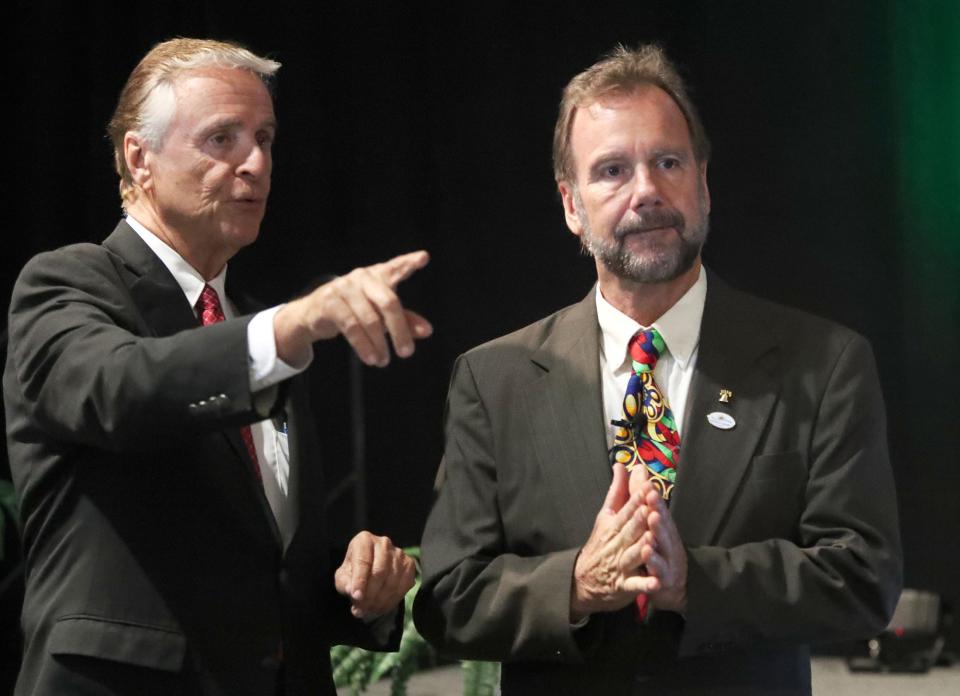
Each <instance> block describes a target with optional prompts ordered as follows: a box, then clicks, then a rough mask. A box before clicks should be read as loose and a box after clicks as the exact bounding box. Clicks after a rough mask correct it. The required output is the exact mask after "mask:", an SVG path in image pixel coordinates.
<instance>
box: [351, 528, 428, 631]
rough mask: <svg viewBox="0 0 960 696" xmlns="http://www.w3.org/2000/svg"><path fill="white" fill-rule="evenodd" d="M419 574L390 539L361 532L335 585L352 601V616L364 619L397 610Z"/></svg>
mask: <svg viewBox="0 0 960 696" xmlns="http://www.w3.org/2000/svg"><path fill="white" fill-rule="evenodd" d="M415 574H416V566H415V564H414V562H413V559H412V558H410V557H409V556H407V555H406V554H405V553H404V552H403V551H402V550H401V549H398V548H396V547H395V546H394V545H393V542H391V541H390V539H389V538H388V537H385V536H375V535H373V534H371V533H370V532H360V533H359V534H357V536H355V537H354V538H353V539H352V540H351V542H350V546H349V547H348V549H347V556H346V558H345V560H344V564H343V565H342V566H341V567H340V569H338V570H337V573H336V574H335V575H334V582H335V584H336V586H337V590H338V591H339V592H341V593H342V594H346V595H347V596H348V597H349V598H350V604H351V607H350V611H351V613H352V614H353V615H354V616H356V617H358V618H364V617H372V616H378V615H380V614H384V613H386V612H388V611H390V610H391V609H393V607H395V606H396V605H397V603H398V602H399V601H401V600H402V599H403V597H404V596H405V595H406V593H407V592H408V591H409V590H410V588H411V587H413V584H414V579H415ZM346 577H349V579H348V580H346V582H343V583H342V580H343V578H346ZM341 584H342V585H343V586H342V587H341Z"/></svg>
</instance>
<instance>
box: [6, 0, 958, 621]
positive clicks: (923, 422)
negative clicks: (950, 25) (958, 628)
mask: <svg viewBox="0 0 960 696" xmlns="http://www.w3.org/2000/svg"><path fill="white" fill-rule="evenodd" d="M890 2H893V0H888V1H887V2H868V1H861V2H852V1H851V2H827V1H820V0H817V1H807V2H803V3H795V2H788V1H784V2H762V1H757V2H746V1H731V2H708V1H703V2H694V1H692V0H690V1H677V0H673V1H671V2H644V1H642V0H632V1H631V2H611V3H604V2H586V1H580V0H570V1H568V2H565V3H520V2H512V3H502V4H501V3H494V2H484V3H465V4H459V3H446V4H442V5H440V4H437V5H434V4H433V3H407V2H328V3H303V4H297V3H283V2H271V3H251V4H242V3H230V2H224V1H221V0H196V1H195V2H190V3H178V2H152V3H132V4H128V3H120V2H101V3H89V4H87V3H62V4H59V5H58V4H49V3H48V4H46V5H40V4H36V3H29V4H26V3H18V5H17V6H16V9H15V15H14V19H13V21H11V22H9V23H8V28H10V29H12V36H11V40H10V42H9V43H8V45H12V46H13V51H12V59H13V66H12V69H9V68H8V72H6V74H5V78H4V79H5V82H6V84H7V88H6V90H5V93H6V94H7V95H8V98H10V99H11V100H12V103H13V105H14V109H13V110H12V116H13V122H12V123H11V124H10V125H9V126H8V129H7V133H8V136H11V137H9V138H8V140H7V144H8V146H9V147H8V149H7V154H8V157H7V158H6V160H5V163H6V168H7V172H8V177H9V176H10V175H12V176H13V178H15V180H16V183H15V184H14V188H13V189H10V188H9V185H8V187H7V188H6V190H5V193H4V199H5V203H6V205H5V206H4V207H5V209H6V210H7V211H12V216H10V217H8V218H7V219H8V220H10V222H9V224H8V226H7V228H6V230H5V231H6V233H7V234H6V240H7V242H6V245H7V246H6V248H7V251H6V253H5V254H4V255H3V261H2V263H3V267H2V274H0V282H2V286H0V292H2V297H3V300H2V301H3V303H4V304H5V303H6V298H8V297H9V291H10V288H11V287H12V284H13V282H14V279H15V277H16V274H17V272H18V270H19V269H20V267H22V265H23V264H24V263H25V262H26V260H27V259H28V258H29V257H30V256H32V255H33V254H35V253H37V252H39V251H42V250H45V249H50V248H53V247H57V246H60V245H63V244H66V243H72V242H80V241H91V242H99V241H100V240H102V239H103V238H104V237H105V236H106V234H107V233H108V232H109V231H110V230H112V228H113V226H114V225H115V223H116V221H117V219H118V218H119V214H120V207H119V198H118V195H117V179H116V175H115V174H114V173H113V170H112V163H111V150H110V146H109V143H108V141H107V139H106V137H105V135H104V127H105V124H106V122H107V120H108V119H109V117H110V114H111V111H112V109H113V106H114V104H115V100H116V97H117V95H118V93H119V90H120V88H121V86H122V84H123V82H124V80H125V79H126V76H127V75H128V73H129V71H130V70H131V69H132V67H133V66H134V65H135V63H136V62H137V61H138V60H139V58H140V57H141V56H142V55H143V54H144V53H145V52H146V51H147V50H148V49H149V48H150V47H151V46H152V45H153V44H154V43H156V42H157V41H160V40H163V39H166V38H169V37H172V36H177V35H180V36H209V37H215V38H229V39H235V40H239V41H241V42H243V43H245V44H247V45H248V46H249V47H250V48H252V49H253V50H255V51H257V52H260V53H265V54H267V55H269V56H271V57H274V58H276V59H277V60H279V61H281V62H282V63H283V64H284V66H283V68H282V70H281V71H280V73H279V78H278V81H277V89H276V110H277V114H278V118H279V121H280V131H279V135H278V140H277V143H276V149H275V173H274V183H273V193H272V196H271V202H270V206H269V211H268V213H267V217H266V219H265V221H264V224H263V228H262V231H261V236H260V239H259V241H258V242H257V243H256V245H255V246H253V247H251V248H250V249H247V250H245V251H244V252H242V253H241V254H240V255H239V256H238V257H237V258H236V259H235V260H234V261H233V262H231V273H232V274H236V275H238V276H241V277H242V278H243V279H244V281H245V282H246V284H247V285H248V286H249V287H250V288H251V290H252V291H253V292H254V293H255V294H256V295H258V296H259V297H260V298H261V299H263V300H264V301H266V302H279V301H282V300H284V299H286V298H288V297H290V296H291V295H292V294H294V293H296V292H298V291H299V290H300V289H301V288H302V287H304V286H306V285H307V284H309V283H310V282H311V281H312V280H313V279H314V278H315V277H317V276H320V275H322V274H328V273H343V272H345V271H348V270H349V269H351V268H353V267H355V266H357V265H365V264H369V263H372V262H375V261H379V260H383V259H386V258H388V257H391V256H393V255H395V254H398V253H401V252H405V251H409V250H413V249H419V248H425V249H428V250H429V251H430V253H431V255H432V257H433V260H432V262H431V264H430V266H429V267H428V268H427V269H426V270H424V271H422V272H421V273H419V274H418V275H417V276H416V277H414V278H413V279H411V280H410V281H409V282H407V283H406V284H405V285H404V286H402V291H401V297H402V298H403V299H404V301H405V302H406V303H407V304H408V305H409V306H410V307H412V308H415V309H417V310H419V311H421V312H422V313H423V314H425V315H426V316H427V317H428V318H430V319H431V320H432V321H433V323H434V325H435V327H436V333H435V335H434V337H433V338H431V339H430V340H428V341H426V342H424V343H423V344H422V345H421V346H420V348H419V350H418V351H417V353H416V355H415V356H414V357H413V358H412V359H410V360H407V361H394V363H393V364H392V365H391V366H390V368H389V369H387V370H374V369H365V370H364V372H363V379H364V385H363V386H364V390H365V395H366V404H365V415H366V423H367V438H366V443H367V455H368V456H367V462H368V467H369V482H368V491H367V493H368V497H369V501H370V508H369V511H370V514H369V516H370V520H369V526H370V527H371V528H372V529H374V530H375V531H378V532H381V533H389V534H390V535H391V536H393V537H394V539H395V540H397V541H399V542H400V543H403V544H415V543H417V542H418V541H419V534H420V531H421V528H422V525H423V522H424V519H425V517H426V514H427V511H428V507H429V504H430V501H431V497H432V493H431V488H432V483H433V478H434V474H435V471H436V467H437V464H438V462H439V459H440V456H441V453H442V444H443V443H442V416H443V407H444V398H445V392H446V386H447V379H448V376H449V371H450V367H451V365H452V363H453V360H454V359H455V358H456V356H457V355H458V354H459V353H461V352H463V351H464V350H467V349H468V348H470V347H472V346H474V345H476V344H478V343H480V342H483V341H485V340H488V339H491V338H493V337H496V336H499V335H501V334H504V333H506V332H509V331H511V330H513V329H516V328H519V327H520V326H523V325H525V324H526V323H529V322H530V321H533V320H535V319H537V318H539V317H542V316H544V315H546V314H548V313H550V312H552V311H554V310H555V309H558V308H560V307H562V306H564V305H566V304H569V303H571V302H574V301H576V300H578V299H579V298H580V297H582V296H583V295H584V294H585V293H586V292H587V291H588V290H589V289H590V287H591V284H592V282H593V279H594V276H595V273H594V270H593V266H592V262H591V261H590V260H588V259H586V258H584V257H583V256H581V255H580V254H579V252H578V247H577V244H576V240H575V238H574V237H573V236H572V235H571V234H569V233H568V232H567V230H566V228H565V226H564V223H563V218H562V215H561V210H560V206H559V203H558V198H557V195H556V193H555V187H554V183H553V180H552V173H551V171H552V170H551V164H550V145H551V134H552V128H553V122H554V119H555V116H556V109H557V103H558V100H559V95H560V91H561V89H562V87H563V85H564V84H565V83H566V82H567V80H568V79H569V78H570V77H571V76H572V75H573V74H574V73H576V72H577V71H579V70H581V69H582V68H584V67H586V66H587V65H589V64H590V63H592V62H593V61H594V60H596V59H597V57H598V56H599V55H600V54H602V53H604V52H606V51H608V50H610V49H611V48H612V47H613V46H614V45H615V44H616V43H617V42H624V43H627V44H636V43H638V42H643V41H650V40H656V41H659V42H660V43H662V44H663V45H664V46H665V48H666V49H667V50H668V52H669V54H670V55H671V56H673V57H674V58H675V59H676V60H677V61H678V62H679V63H680V64H681V65H682V66H683V68H684V71H685V73H686V75H687V76H688V78H689V81H690V83H691V86H692V89H693V94H694V99H695V101H696V102H697V103H698V104H699V106H700V109H701V112H702V115H703V118H704V121H705V123H706V126H707V130H708V133H709V134H710V136H711V139H712V141H713V144H714V155H713V159H712V162H711V165H710V170H709V184H710V191H711V194H712V200H713V215H712V231H711V237H710V241H709V243H708V246H707V249H706V252H705V257H706V261H707V263H708V264H709V265H710V266H712V267H713V268H714V269H715V270H716V271H717V272H718V273H719V274H720V275H721V276H723V277H724V278H726V279H727V280H728V281H729V282H731V283H732V284H734V285H736V286H739V287H741V288H743V289H746V290H749V291H753V292H756V293H757V294H761V295H763V296H766V297H769V298H771V299H774V300H778V301H781V302H785V303H788V304H792V305H795V306H799V307H801V308H804V309H807V310H809V311H811V312H814V313H816V314H820V315H823V316H827V317H830V318H833V319H836V320H838V321H840V322H842V323H845V324H847V325H849V326H852V327H853V328H855V329H857V330H858V331H860V332H862V333H864V334H865V335H866V336H867V337H868V338H870V340H871V341H872V343H873V345H874V349H875V351H876V354H877V358H878V362H879V365H880V371H881V376H882V379H883V381H884V390H885V394H886V399H887V404H888V411H889V425H890V444H891V449H892V454H893V458H894V466H895V469H896V476H897V480H898V484H899V486H900V490H901V500H900V508H901V518H902V529H903V539H904V544H905V548H906V560H907V566H906V579H907V584H908V586H913V587H920V588H924V589H932V590H936V591H939V592H942V593H945V594H946V595H947V597H948V598H952V599H953V601H954V604H956V603H957V602H958V600H960V568H958V564H957V562H956V561H955V558H954V557H955V555H956V554H957V552H958V548H960V547H958V544H957V541H956V540H957V536H958V533H960V506H958V505H957V504H956V502H955V498H956V493H957V491H958V490H960V485H958V484H960V480H958V479H960V476H958V467H957V464H958V457H957V446H958V437H957V428H956V426H955V425H954V421H955V420H956V414H957V408H956V405H955V396H956V394H957V393H958V387H960V381H958V378H957V376H956V369H955V368H956V367H957V362H958V360H957V358H958V356H957V354H956V351H955V347H956V346H957V343H958V327H957V322H956V318H955V317H954V318H953V319H952V320H949V321H945V322H942V324H943V325H942V333H939V332H937V333H934V334H932V335H931V334H929V333H925V334H924V335H916V334H913V333H911V332H910V326H911V323H912V320H913V319H914V318H915V317H916V316H917V315H918V314H923V313H925V312H931V311H933V310H932V309H931V308H933V307H935V306H936V305H937V303H938V302H939V300H940V298H936V297H927V298H922V301H920V302H918V301H917V299H916V293H912V294H911V293H908V292H907V290H908V289H909V288H911V287H913V282H914V278H913V276H912V269H911V268H910V267H909V264H906V263H905V262H904V260H903V259H904V253H903V252H904V249H905V248H907V247H909V245H911V244H913V243H914V235H915V233H916V231H915V230H912V229H909V228H908V227H907V226H904V225H903V224H902V222H901V221H902V220H903V219H904V218H905V217H908V215H906V214H905V213H909V208H910V205H911V202H910V201H900V200H899V198H898V195H899V192H898V184H897V181H898V179H897V177H898V176H899V174H900V172H899V170H898V166H899V164H898V162H897V159H896V132H897V131H896V128H897V123H896V119H897V117H896V108H895V99H896V97H895V95H894V94H892V91H891V84H890V73H891V64H890V63H891V61H892V59H893V58H892V52H891V48H890V46H891V45H892V44H893V43H894V42H895V41H896V40H897V36H898V31H899V27H898V26H896V25H895V23H892V22H891V20H890V13H889V12H888V11H887V9H888V5H889V3H890ZM8 55H9V54H8ZM8 103H9V102H8ZM7 113H11V111H10V110H9V109H8V110H7ZM952 127H954V128H957V127H960V126H958V124H952ZM9 180H10V179H9V178H8V181H9ZM954 195H955V194H954ZM8 215H9V213H8ZM11 218H12V219H11ZM957 222H958V223H960V220H958V221H957ZM942 253H945V254H947V253H950V254H956V253H957V247H956V245H954V247H953V249H952V250H951V249H944V250H942ZM951 287H952V288H953V291H954V292H955V295H954V298H953V299H954V300H955V299H956V297H957V296H960V293H957V292H956V291H957V288H958V285H957V282H956V281H953V285H952V286H951ZM317 360H318V362H319V363H320V364H319V368H320V369H319V370H316V373H317V378H316V385H315V390H314V392H315V393H314V397H315V398H314V401H315V406H316V411H317V415H318V420H319V425H320V427H321V430H322V433H323V437H324V444H325V450H326V456H325V462H324V463H325V465H326V466H327V467H328V468H329V469H330V470H331V477H332V478H333V479H336V478H338V477H340V476H342V475H344V474H345V473H346V472H347V471H348V467H349V462H350V458H351V456H352V452H351V447H350V437H349V428H350V426H351V423H350V419H349V416H348V409H347V408H346V406H345V400H346V398H347V393H348V390H347V374H348V369H347V352H346V349H345V346H344V344H342V343H341V342H331V344H330V345H325V346H323V347H321V348H320V349H319V350H318V356H317ZM338 507H340V508H344V509H339V510H338V512H339V513H341V514H340V515H339V518H340V519H341V520H347V519H349V517H348V511H347V510H346V509H345V504H343V505H340V506H338ZM350 531H352V530H351V529H349V528H348V525H347V523H346V522H341V523H340V526H339V527H338V533H339V534H340V535H342V536H345V535H346V534H348V533H349V532H350Z"/></svg>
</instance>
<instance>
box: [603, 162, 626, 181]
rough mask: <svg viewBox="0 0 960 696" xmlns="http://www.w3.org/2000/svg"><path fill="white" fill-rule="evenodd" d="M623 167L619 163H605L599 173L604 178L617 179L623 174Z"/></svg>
mask: <svg viewBox="0 0 960 696" xmlns="http://www.w3.org/2000/svg"><path fill="white" fill-rule="evenodd" d="M623 172H624V167H623V165H620V164H605V165H603V167H602V168H601V169H600V173H601V175H602V176H603V177H604V178H606V179H618V178H620V177H621V176H623Z"/></svg>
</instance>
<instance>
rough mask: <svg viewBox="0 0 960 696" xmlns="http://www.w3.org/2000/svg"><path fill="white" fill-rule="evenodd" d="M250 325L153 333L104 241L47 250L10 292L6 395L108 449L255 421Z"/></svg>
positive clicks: (66, 435)
mask: <svg viewBox="0 0 960 696" xmlns="http://www.w3.org/2000/svg"><path fill="white" fill-rule="evenodd" d="M174 309H179V310H180V311H189V309H188V308H187V307H186V302H185V301H184V302H183V307H175V308H174ZM248 320H249V318H246V319H236V320H231V321H226V322H222V323H220V324H217V325H214V326H208V327H203V328H200V327H197V328H192V329H187V330H184V331H180V332H179V333H175V334H174V335H170V336H164V337H153V336H150V335H149V333H150V332H149V329H148V327H147V326H146V325H145V324H144V323H143V319H142V318H141V316H140V315H139V313H138V311H137V309H136V308H135V306H134V304H133V300H132V298H131V296H130V293H129V289H128V288H127V286H126V285H125V284H124V283H123V282H122V280H121V278H120V276H119V272H118V271H117V269H116V268H115V267H114V265H113V263H112V262H111V260H110V258H109V257H108V255H107V254H106V253H105V252H104V251H103V250H102V249H101V248H100V247H95V246H92V245H81V246H76V247H71V248H68V249H64V250H60V251H56V252H51V253H47V254H41V255H40V256H38V257H35V258H34V259H33V260H31V261H30V262H29V263H28V264H27V266H26V267H25V268H24V270H23V272H22V273H21V275H20V278H19V279H18V281H17V283H16V286H15V288H14V292H13V297H12V300H11V306H10V316H9V327H10V344H9V357H8V364H7V370H6V375H5V378H4V379H5V387H6V391H7V392H8V397H9V395H10V394H15V395H16V396H14V397H12V398H20V399H22V401H23V404H24V408H25V409H26V410H27V412H28V413H29V415H30V417H31V419H32V420H33V421H34V422H36V423H37V424H38V425H39V426H40V427H42V428H43V429H44V431H45V432H46V433H48V434H49V435H52V436H53V437H55V438H57V439H58V440H60V441H62V442H69V443H78V444H85V445H92V446H96V447H100V448H104V449H111V450H146V449H151V448H156V447H158V446H160V447H162V446H163V445H164V444H168V443H170V442H172V441H175V439H176V438H179V437H182V436H184V435H185V434H191V433H197V432H202V431H205V430H212V429H218V428H222V427H224V426H225V425H230V424H233V423H236V424H240V423H243V422H249V421H250V420H253V416H254V412H253V404H252V396H251V393H250V387H249V377H248V367H247V341H246V325H247V323H248Z"/></svg>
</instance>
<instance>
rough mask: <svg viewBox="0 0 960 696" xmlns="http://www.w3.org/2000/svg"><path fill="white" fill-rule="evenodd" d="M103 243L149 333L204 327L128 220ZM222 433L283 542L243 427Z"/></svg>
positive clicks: (177, 286) (158, 334)
mask: <svg viewBox="0 0 960 696" xmlns="http://www.w3.org/2000/svg"><path fill="white" fill-rule="evenodd" d="M103 246H104V247H106V248H107V249H109V250H110V251H112V252H113V253H114V254H116V255H117V256H118V257H119V258H120V259H122V260H123V262H124V265H125V267H126V268H127V270H128V271H130V272H131V273H132V274H133V281H132V282H131V283H130V296H131V298H132V299H133V302H134V304H135V305H136V307H137V310H138V312H139V314H140V316H141V318H142V320H143V323H144V329H145V331H144V333H145V335H148V336H157V337H159V336H171V335H173V334H175V333H178V332H180V331H185V330H187V329H195V328H197V327H198V326H200V320H199V319H197V316H196V314H194V312H193V307H191V306H190V303H189V302H187V298H186V297H185V296H184V294H183V290H182V289H181V287H180V285H179V284H178V283H177V281H176V279H175V278H174V277H173V274H171V273H170V271H169V270H168V269H167V267H166V266H164V265H163V262H162V261H161V260H160V259H159V258H158V257H157V255H156V254H154V253H153V251H151V249H150V247H148V246H147V245H146V243H144V241H143V240H142V239H140V236H139V235H138V234H137V233H136V232H135V231H134V230H133V228H132V227H130V225H128V224H127V223H126V221H123V220H121V221H120V223H119V224H118V225H117V227H116V228H115V229H114V231H113V232H112V233H111V234H110V236H109V237H107V239H106V240H104V242H103ZM222 434H223V437H224V438H226V440H227V442H229V444H230V447H231V448H232V449H233V451H234V453H235V454H236V455H237V457H239V458H240V460H241V462H242V463H243V466H244V469H245V473H246V474H247V478H248V479H249V484H250V486H251V487H252V488H255V489H258V490H257V493H258V495H257V498H258V499H259V500H260V503H261V507H262V508H264V512H265V514H266V516H267V518H268V524H269V525H270V529H271V533H272V535H273V536H274V538H275V539H276V540H277V542H278V543H280V542H279V540H280V533H279V530H278V529H277V525H276V520H275V519H274V517H273V512H272V511H271V510H270V505H269V503H268V502H267V499H266V497H265V496H264V495H263V487H262V486H261V485H260V484H259V482H257V480H256V478H255V476H254V474H253V462H252V461H251V460H250V455H249V454H248V453H247V450H246V446H245V445H244V444H243V440H241V438H240V431H239V429H237V428H228V429H226V430H224V431H223V433H222Z"/></svg>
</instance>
